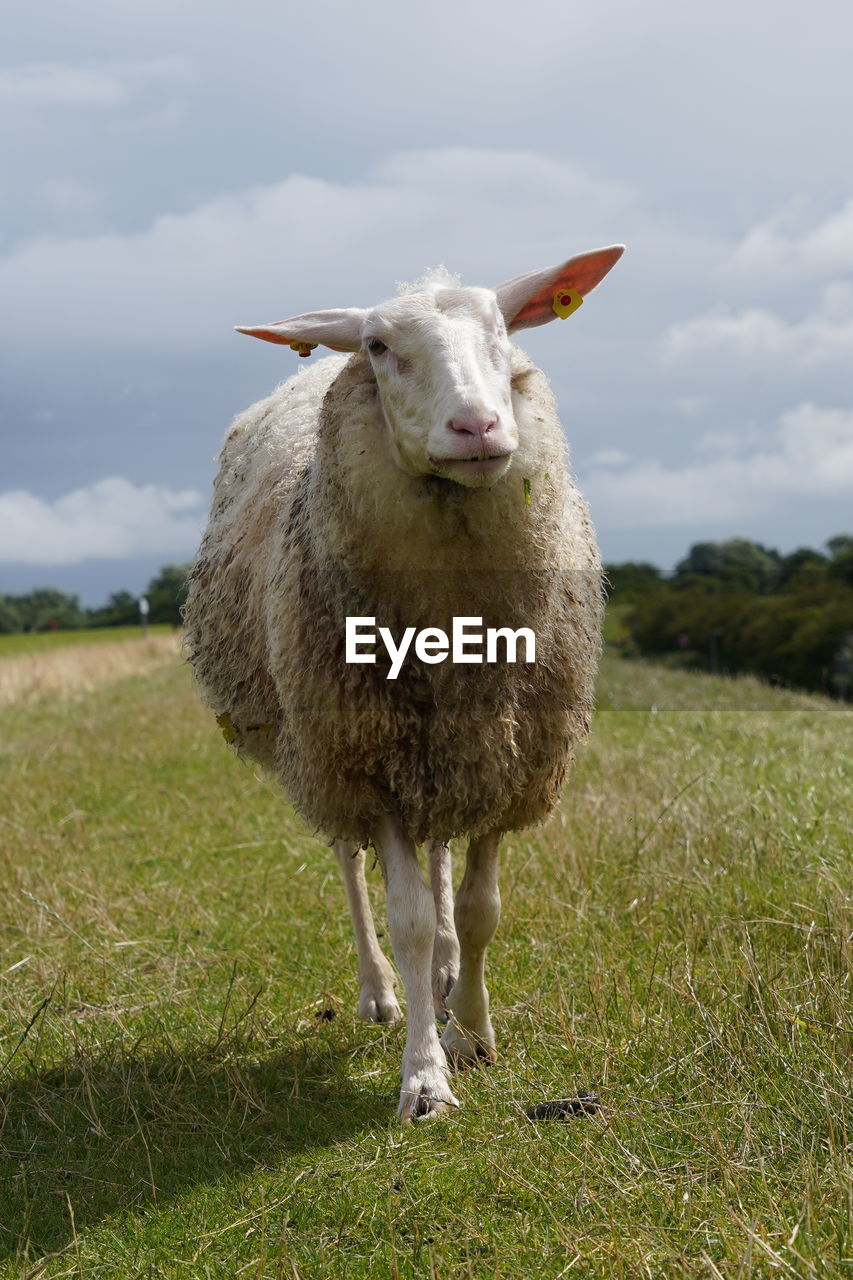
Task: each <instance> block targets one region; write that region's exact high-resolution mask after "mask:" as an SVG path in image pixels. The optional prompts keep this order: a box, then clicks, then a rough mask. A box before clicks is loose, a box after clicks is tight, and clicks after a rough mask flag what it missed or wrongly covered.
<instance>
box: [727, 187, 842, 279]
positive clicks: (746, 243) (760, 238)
mask: <svg viewBox="0 0 853 1280" xmlns="http://www.w3.org/2000/svg"><path fill="white" fill-rule="evenodd" d="M796 221H797V218H796V215H795V214H794V213H788V214H778V215H776V216H775V217H773V218H770V219H768V220H767V221H765V222H761V223H759V224H758V225H757V226H755V227H753V228H752V230H751V231H749V232H748V233H747V234H746V236H744V238H743V240H742V241H741V242H740V244H739V245H738V246H737V248H736V249H735V251H734V253H733V255H732V259H731V264H730V267H729V271H730V273H731V274H738V275H740V274H742V273H744V272H747V273H749V274H752V275H762V276H784V277H790V276H791V275H792V274H794V275H796V276H797V277H800V276H803V275H815V274H831V275H837V274H839V273H841V272H845V271H850V270H853V196H851V197H850V199H849V200H847V201H846V203H845V204H843V205H842V206H841V208H840V209H837V210H835V211H834V212H833V213H831V214H829V215H828V216H827V217H825V218H824V219H823V220H822V221H820V222H818V223H817V224H816V225H815V226H813V227H811V228H808V229H802V230H798V229H797V228H796Z"/></svg>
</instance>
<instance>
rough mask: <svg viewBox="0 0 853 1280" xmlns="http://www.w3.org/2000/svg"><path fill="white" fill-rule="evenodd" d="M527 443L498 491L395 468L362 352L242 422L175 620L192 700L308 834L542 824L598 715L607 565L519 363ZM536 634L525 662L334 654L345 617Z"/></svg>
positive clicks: (538, 393)
mask: <svg viewBox="0 0 853 1280" xmlns="http://www.w3.org/2000/svg"><path fill="white" fill-rule="evenodd" d="M512 388H513V409H514V413H515V418H516V421H517V423H518V427H519V437H520V444H519V448H518V451H517V453H516V454H515V456H514V458H513V463H512V467H511V469H510V471H509V473H508V474H507V475H506V476H505V477H504V478H503V479H502V480H501V481H500V482H499V483H498V484H496V485H495V486H493V487H492V488H491V489H469V488H464V487H462V486H459V485H456V484H453V483H452V482H451V481H447V480H442V479H439V478H437V477H430V476H427V477H417V478H416V477H412V476H410V475H407V474H405V473H404V472H403V471H402V470H400V468H399V467H398V466H397V465H396V464H395V463H394V461H393V460H392V458H391V456H390V454H389V451H388V449H387V448H385V447H383V440H384V432H385V430H386V428H385V425H384V422H383V417H382V412H381V408H380V405H379V402H378V394H377V388H376V384H375V381H374V378H373V374H372V371H371V368H370V364H369V361H368V359H367V357H366V356H364V355H363V354H356V355H353V356H348V357H339V356H332V357H328V358H326V359H323V360H321V361H319V362H318V363H317V364H316V365H314V366H313V367H312V368H309V369H307V370H305V371H304V372H301V373H299V374H296V375H295V376H294V377H292V378H290V379H289V380H288V381H287V382H286V383H284V384H283V385H282V386H281V387H279V388H278V389H277V390H276V391H275V392H274V393H273V394H272V395H271V396H270V397H269V398H268V399H266V400H262V401H261V402H260V403H258V404H256V405H255V406H253V407H252V408H250V409H248V410H247V411H246V412H245V413H243V414H241V415H240V416H239V417H238V418H237V419H236V420H235V422H234V424H233V426H232V428H231V431H230V433H229V435H228V437H227V439H226V442H225V446H224V448H223V451H222V454H221V459H220V462H221V466H220V471H219V475H218V477H217V480H216V484H215V492H214V503H213V508H212V512H211V517H210V522H209V525H208V528H207V531H206V533H205V536H204V539H203V542H202V545H201V549H200V552H199V556H198V560H197V562H196V565H195V567H194V569H193V572H192V574H191V579H190V591H189V598H188V602H187V607H186V624H187V644H188V649H189V656H190V659H191V661H192V662H193V664H194V668H195V672H196V675H197V678H198V681H199V683H200V685H201V689H202V693H203V695H204V697H205V699H206V700H207V702H208V703H209V705H210V706H211V707H212V708H213V710H214V711H215V712H216V713H217V715H218V716H219V718H220V722H221V723H222V724H223V725H224V726H226V727H227V729H228V736H229V737H230V738H232V739H233V740H234V745H235V747H236V748H237V750H238V751H239V753H240V754H241V755H242V756H244V757H247V758H249V759H250V760H254V761H257V762H259V763H261V764H262V765H264V766H265V767H267V768H268V769H270V770H271V771H272V772H273V773H274V774H275V775H276V776H277V777H278V778H279V779H280V780H281V782H282V783H283V784H284V786H285V788H286V789H287V791H288V793H289V795H290V797H291V799H292V800H293V801H294V803H295V804H296V806H297V807H298V809H299V810H300V811H301V813H302V814H303V815H304V817H305V818H306V819H307V820H308V822H309V823H311V824H312V825H313V826H314V827H315V828H316V829H317V830H319V831H321V832H323V833H324V834H325V835H327V836H328V837H330V838H334V837H340V838H346V839H352V840H356V841H359V842H362V843H364V842H366V841H367V840H368V839H369V837H370V835H371V831H372V829H373V828H374V825H375V821H376V819H377V817H378V816H379V815H380V814H381V813H383V812H388V811H391V812H395V813H396V814H397V815H398V816H399V818H400V820H401V822H402V825H403V828H404V829H405V830H406V831H407V833H408V834H409V836H410V837H411V838H412V839H414V840H415V841H417V842H421V841H424V840H436V841H444V840H447V839H449V838H451V837H453V836H457V835H462V834H469V835H477V834H479V833H483V832H486V831H489V830H495V829H497V830H502V831H509V830H514V829H517V828H519V827H523V826H527V825H530V824H532V823H536V822H539V821H541V820H542V819H543V818H545V817H546V816H547V814H548V813H549V812H550V811H551V809H552V807H553V806H554V804H555V802H556V800H557V797H558V795H559V792H560V789H561V785H562V782H563V779H564V777H565V774H566V770H567V768H568V766H569V764H570V762H571V758H572V754H573V750H574V747H575V744H576V743H577V742H579V741H580V740H581V739H583V738H584V737H585V736H586V733H587V731H588V725H589V717H590V712H591V709H592V698H593V681H594V676H595V669H596V664H597V657H598V649H599V644H600V640H599V635H600V620H601V609H602V593H601V573H600V564H599V559H598V553H597V549H596V545H595V538H594V535H593V532H592V529H591V526H590V523H589V519H588V515H587V510H586V506H585V504H584V502H583V500H582V498H581V497H580V495H579V493H578V492H577V490H576V488H575V486H574V484H573V482H572V479H571V477H570V475H569V473H568V470H567V467H566V454H565V441H564V438H563V434H562V431H561V429H560V426H559V422H558V420H557V415H556V411H555V406H554V402H553V398H552V395H551V392H550V389H549V387H548V383H547V380H546V378H545V376H544V374H542V373H541V371H539V370H538V369H537V368H536V367H535V366H534V365H533V364H532V363H531V362H530V360H529V359H528V358H527V356H526V355H524V353H523V352H521V351H520V350H519V349H518V348H515V349H514V352H513V365H512ZM461 615H473V616H481V617H482V618H483V626H484V627H490V626H494V627H505V626H509V627H512V628H518V627H522V626H524V627H531V628H533V630H534V631H535V633H536V662H535V663H534V664H530V665H526V664H522V663H519V664H516V665H512V664H508V663H504V662H498V663H496V664H485V663H484V664H482V665H475V664H472V665H464V666H460V665H453V664H452V663H450V662H449V661H447V662H444V663H441V664H437V665H425V664H423V663H421V662H419V661H417V660H416V659H415V657H414V656H413V655H412V654H411V653H410V655H409V656H408V657H407V659H406V661H405V662H404V664H403V667H402V670H401V672H400V676H399V678H398V679H397V680H395V681H391V680H388V679H386V675H387V671H388V666H389V663H388V660H387V658H386V657H385V655H384V653H383V652H382V646H381V645H380V646H378V647H377V662H376V665H374V666H370V665H348V664H347V663H346V662H345V620H346V618H347V616H368V617H369V616H372V617H375V618H376V620H377V625H378V626H387V627H389V628H390V629H391V631H392V633H393V634H394V635H395V636H399V635H400V634H401V632H402V631H403V629H404V627H407V626H415V627H417V628H418V629H421V628H424V627H427V626H429V627H441V628H442V629H443V630H445V631H447V632H448V633H449V632H450V631H451V629H452V618H453V617H454V616H461Z"/></svg>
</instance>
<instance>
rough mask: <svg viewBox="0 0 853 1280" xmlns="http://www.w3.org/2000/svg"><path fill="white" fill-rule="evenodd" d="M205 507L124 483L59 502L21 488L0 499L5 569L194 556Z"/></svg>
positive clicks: (177, 494) (197, 500)
mask: <svg viewBox="0 0 853 1280" xmlns="http://www.w3.org/2000/svg"><path fill="white" fill-rule="evenodd" d="M203 504H204V499H203V498H202V495H201V494H200V493H197V492H196V491H195V490H194V489H182V490H177V491H175V490H172V489H168V488H166V487H165V486H163V485H154V484H147V485H134V484H131V483H130V481H129V480H124V479H122V478H121V477H119V476H112V477H109V478H107V479H104V480H98V481H97V482H96V483H95V484H92V485H88V486H87V487H86V488H82V489H75V490H74V491H73V492H72V493H68V494H65V495H64V496H63V497H61V498H57V499H56V500H55V501H54V502H46V501H45V500H44V499H43V498H39V497H37V496H36V495H35V494H33V493H29V492H27V491H26V490H22V489H19V490H14V491H11V492H7V493H0V563H16V564H45V565H47V564H78V563H80V562H81V561H83V560H121V559H124V558H128V557H131V556H141V555H155V554H156V555H168V556H175V557H177V558H182V557H188V556H190V555H191V554H192V553H193V551H194V550H195V548H196V546H197V545H198V540H199V536H200V533H201V528H202V520H203V511H202V506H203Z"/></svg>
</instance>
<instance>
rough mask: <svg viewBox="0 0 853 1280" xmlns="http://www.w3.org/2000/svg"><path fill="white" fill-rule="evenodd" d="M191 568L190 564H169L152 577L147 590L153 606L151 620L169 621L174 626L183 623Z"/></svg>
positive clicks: (150, 603)
mask: <svg viewBox="0 0 853 1280" xmlns="http://www.w3.org/2000/svg"><path fill="white" fill-rule="evenodd" d="M190 568H191V566H190V565H188V564H167V565H164V566H163V568H162V569H161V570H160V572H159V573H158V574H156V575H155V577H153V578H152V579H151V581H150V582H149V584H148V587H147V588H146V591H145V595H146V596H147V598H148V603H149V605H150V607H151V612H150V614H149V621H150V622H168V623H169V624H170V625H171V626H173V627H179V626H180V625H181V622H182V621H183V619H182V617H181V609H182V607H183V604H184V601H185V600H186V598H187V575H188V574H189V571H190Z"/></svg>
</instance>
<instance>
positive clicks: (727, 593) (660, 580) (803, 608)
mask: <svg viewBox="0 0 853 1280" xmlns="http://www.w3.org/2000/svg"><path fill="white" fill-rule="evenodd" d="M825 547H826V551H825V552H820V551H814V550H812V549H811V548H808V547H803V548H800V549H799V550H797V551H793V552H792V553H791V554H790V555H786V556H783V555H780V554H779V552H778V551H774V550H772V549H769V548H767V547H764V546H762V545H761V543H758V542H750V541H748V540H747V539H745V538H731V539H729V540H728V541H727V542H700V543H696V544H695V545H694V546H692V547H691V548H690V551H689V552H688V554H687V555H686V556H685V558H684V559H683V560H681V561H680V562H679V563H678V565H677V566H676V568H675V570H674V571H672V572H671V573H669V574H665V573H663V572H662V571H661V570H660V569H658V568H657V567H656V566H655V565H651V564H645V563H637V562H628V563H624V564H611V565H607V566H606V572H607V577H608V580H609V584H610V586H609V592H610V599H611V602H612V604H613V605H619V606H622V607H621V608H620V610H619V613H620V615H621V621H622V624H623V635H622V636H621V638H620V641H617V643H619V645H620V647H621V648H622V650H623V652H625V653H626V655H628V656H630V655H632V654H635V655H641V656H644V657H651V658H655V659H657V660H659V661H663V662H666V663H667V664H669V665H673V666H681V667H693V668H703V669H705V670H711V671H719V672H725V673H729V674H735V673H738V672H751V673H753V674H755V675H758V676H761V677H762V678H764V679H766V680H769V681H771V682H773V683H776V684H782V685H789V686H792V687H797V688H801V689H812V690H817V691H819V692H822V693H828V694H833V695H835V696H839V697H849V696H850V695H851V676H853V670H851V668H852V667H853V536H851V535H850V534H838V535H837V536H836V537H833V538H830V539H828V541H827V542H826V544H825Z"/></svg>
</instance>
